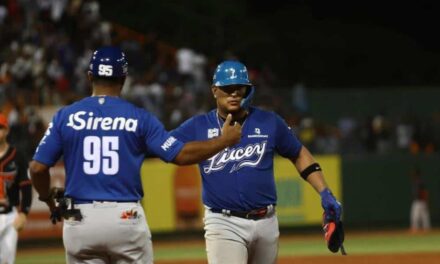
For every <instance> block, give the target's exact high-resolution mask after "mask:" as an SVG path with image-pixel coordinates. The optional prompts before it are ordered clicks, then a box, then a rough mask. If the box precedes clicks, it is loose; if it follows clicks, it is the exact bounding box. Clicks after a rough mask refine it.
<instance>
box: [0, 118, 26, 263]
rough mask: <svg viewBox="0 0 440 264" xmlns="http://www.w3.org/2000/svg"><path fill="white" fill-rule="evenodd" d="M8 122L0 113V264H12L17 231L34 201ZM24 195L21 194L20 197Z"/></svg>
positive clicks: (22, 225) (24, 160)
mask: <svg viewBox="0 0 440 264" xmlns="http://www.w3.org/2000/svg"><path fill="white" fill-rule="evenodd" d="M8 133H9V126H8V120H7V118H6V116H5V115H3V114H0V263H1V264H13V263H14V261H15V253H16V249H17V241H18V233H17V232H18V231H20V230H21V229H22V228H23V227H24V225H25V223H26V218H27V217H26V216H27V214H28V213H29V209H30V207H31V202H32V186H31V181H30V179H29V177H28V174H27V162H26V159H25V158H24V157H22V156H21V155H20V154H19V153H18V152H17V149H16V148H14V147H13V146H10V145H9V144H8V142H7V141H6V137H7V136H8ZM20 194H21V195H20ZM20 197H21V198H20Z"/></svg>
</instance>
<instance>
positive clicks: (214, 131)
mask: <svg viewBox="0 0 440 264" xmlns="http://www.w3.org/2000/svg"><path fill="white" fill-rule="evenodd" d="M218 135H219V130H218V128H209V129H208V138H215V137H218Z"/></svg>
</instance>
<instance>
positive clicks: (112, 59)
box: [89, 46, 128, 78]
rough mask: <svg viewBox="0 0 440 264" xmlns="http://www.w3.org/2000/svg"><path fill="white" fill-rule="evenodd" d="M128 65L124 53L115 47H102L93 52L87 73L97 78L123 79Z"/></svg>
mask: <svg viewBox="0 0 440 264" xmlns="http://www.w3.org/2000/svg"><path fill="white" fill-rule="evenodd" d="M127 71H128V63H127V59H126V58H125V54H124V52H122V50H121V49H120V48H117V47H110V46H107V47H102V48H99V49H97V50H96V51H95V52H93V56H92V59H91V60H90V65H89V73H91V74H92V75H93V76H98V77H109V78H112V77H113V78H114V77H124V76H126V75H127Z"/></svg>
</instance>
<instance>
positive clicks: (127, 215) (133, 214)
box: [121, 209, 139, 219]
mask: <svg viewBox="0 0 440 264" xmlns="http://www.w3.org/2000/svg"><path fill="white" fill-rule="evenodd" d="M137 218H139V215H138V212H137V211H136V210H134V209H131V210H126V211H123V212H122V213H121V219H137Z"/></svg>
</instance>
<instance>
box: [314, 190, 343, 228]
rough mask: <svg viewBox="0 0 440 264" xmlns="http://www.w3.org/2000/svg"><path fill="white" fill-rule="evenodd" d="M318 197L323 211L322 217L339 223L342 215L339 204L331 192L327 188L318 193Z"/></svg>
mask: <svg viewBox="0 0 440 264" xmlns="http://www.w3.org/2000/svg"><path fill="white" fill-rule="evenodd" d="M319 195H320V196H321V205H322V208H323V209H324V216H325V217H326V218H329V219H326V220H327V221H331V220H333V221H335V222H339V221H340V220H341V214H342V206H341V203H339V202H338V201H337V200H336V198H335V196H333V194H332V192H331V191H330V190H329V189H328V188H325V189H324V190H323V191H322V192H320V193H319ZM330 218H331V219H330Z"/></svg>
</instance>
